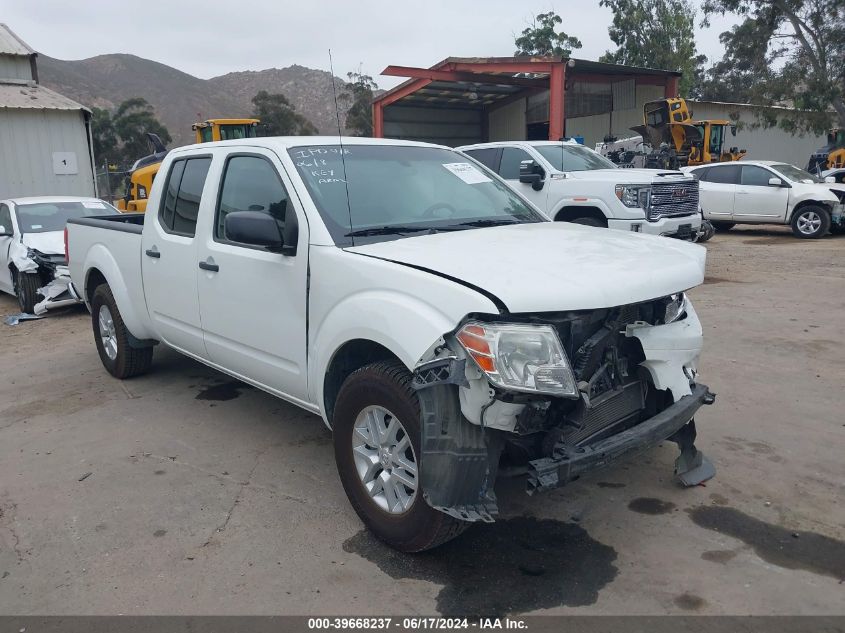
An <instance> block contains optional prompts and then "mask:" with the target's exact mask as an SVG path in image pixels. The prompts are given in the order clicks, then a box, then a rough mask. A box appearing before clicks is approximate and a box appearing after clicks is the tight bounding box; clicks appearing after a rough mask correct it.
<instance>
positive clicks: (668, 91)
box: [663, 77, 680, 99]
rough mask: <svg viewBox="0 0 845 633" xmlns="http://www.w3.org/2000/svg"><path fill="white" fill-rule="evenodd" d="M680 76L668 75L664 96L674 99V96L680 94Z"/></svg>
mask: <svg viewBox="0 0 845 633" xmlns="http://www.w3.org/2000/svg"><path fill="white" fill-rule="evenodd" d="M679 80H680V77H667V78H666V88H665V89H664V92H663V96H664V97H666V98H667V99H673V98H674V97H677V96H678V85H679V83H680V81H679Z"/></svg>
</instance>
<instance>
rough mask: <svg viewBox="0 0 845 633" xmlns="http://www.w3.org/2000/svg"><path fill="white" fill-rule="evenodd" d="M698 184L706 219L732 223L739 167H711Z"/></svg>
mask: <svg viewBox="0 0 845 633" xmlns="http://www.w3.org/2000/svg"><path fill="white" fill-rule="evenodd" d="M698 182H699V195H700V196H701V210H702V211H703V212H704V217H705V218H707V219H708V220H713V221H715V222H718V221H720V220H721V221H724V222H729V221H731V220H732V219H733V213H734V198H735V197H736V186H737V183H738V182H739V166H738V165H711V166H710V167H708V168H707V171H706V173H704V174H703V175H702V176H701V177H700V178H699V181H698Z"/></svg>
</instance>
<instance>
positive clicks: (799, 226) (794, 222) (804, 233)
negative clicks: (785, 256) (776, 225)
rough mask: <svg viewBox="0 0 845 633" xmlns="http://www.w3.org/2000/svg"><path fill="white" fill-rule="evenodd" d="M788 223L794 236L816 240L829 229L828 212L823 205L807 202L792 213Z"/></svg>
mask: <svg viewBox="0 0 845 633" xmlns="http://www.w3.org/2000/svg"><path fill="white" fill-rule="evenodd" d="M789 225H790V226H791V227H792V234H793V235H794V236H795V237H800V238H802V239H805V240H817V239H819V238H820V237H822V236H824V235H827V232H828V231H829V230H830V214H829V213H828V212H827V209H825V208H824V207H820V206H818V205H815V204H808V205H806V206H803V207H801V208H800V209H798V210H797V211H795V212H794V213H793V214H792V219H791V220H790V222H789Z"/></svg>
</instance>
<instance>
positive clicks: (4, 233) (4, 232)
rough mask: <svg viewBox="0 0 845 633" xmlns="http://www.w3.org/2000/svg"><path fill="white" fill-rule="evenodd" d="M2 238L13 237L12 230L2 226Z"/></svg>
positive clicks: (0, 227) (0, 234)
mask: <svg viewBox="0 0 845 633" xmlns="http://www.w3.org/2000/svg"><path fill="white" fill-rule="evenodd" d="M0 237H12V230H11V229H7V228H6V227H5V226H3V225H2V224H0Z"/></svg>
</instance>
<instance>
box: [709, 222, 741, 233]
mask: <svg viewBox="0 0 845 633" xmlns="http://www.w3.org/2000/svg"><path fill="white" fill-rule="evenodd" d="M735 226H736V222H713V228H714V229H716V230H717V231H718V232H719V233H724V232H725V231H730V230H731V229H732V228H733V227H735Z"/></svg>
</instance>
